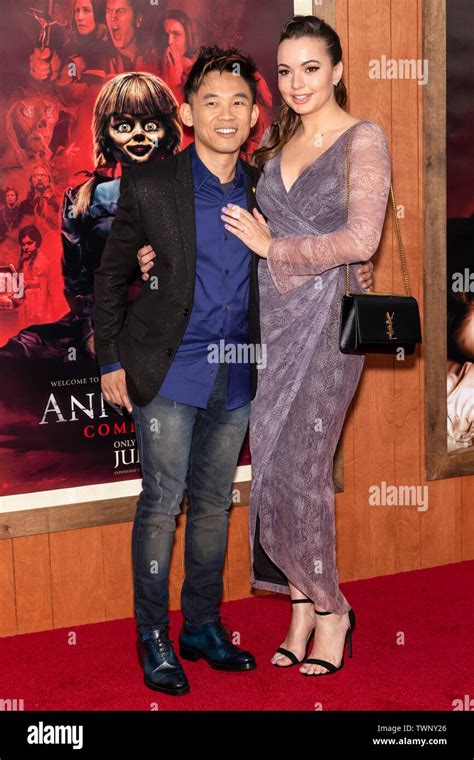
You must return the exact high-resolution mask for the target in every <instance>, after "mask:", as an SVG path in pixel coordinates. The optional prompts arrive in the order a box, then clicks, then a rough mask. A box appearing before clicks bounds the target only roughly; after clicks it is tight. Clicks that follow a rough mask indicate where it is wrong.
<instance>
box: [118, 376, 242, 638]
mask: <svg viewBox="0 0 474 760" xmlns="http://www.w3.org/2000/svg"><path fill="white" fill-rule="evenodd" d="M228 370H229V365H228V364H221V365H219V369H218V372H217V374H216V379H215V383H214V386H213V389H212V392H211V395H210V398H209V402H208V407H207V409H200V408H198V407H195V406H191V405H189V404H182V403H180V402H177V401H171V400H169V399H166V398H163V397H161V396H160V395H159V394H157V395H156V396H155V398H154V399H153V400H152V401H151V402H150V403H149V404H147V405H146V406H141V407H140V406H136V405H135V404H133V403H132V414H133V419H134V422H135V428H136V435H137V443H138V449H139V453H140V461H141V467H142V477H143V482H142V491H141V493H140V496H139V499H138V503H137V511H136V514H135V520H134V524H133V531H132V559H133V573H134V604H135V615H136V621H137V628H138V631H139V634H140V636H141V637H142V638H143V637H144V636H145V635H146V634H147V633H149V632H150V631H152V630H154V629H155V628H157V627H159V626H163V625H168V624H169V616H168V574H169V565H170V556H171V550H172V547H173V541H174V534H175V530H176V516H177V515H178V514H179V513H180V511H181V510H180V503H181V501H182V497H183V493H184V490H185V488H186V487H187V491H188V497H189V508H188V511H187V517H186V534H185V555H184V562H185V580H184V583H183V587H182V591H181V607H182V610H183V614H184V617H185V619H186V620H187V621H189V622H191V623H194V624H196V625H201V624H202V623H206V622H208V621H209V620H215V619H217V618H218V614H219V613H218V605H219V601H220V599H221V596H222V590H223V582H222V570H223V565H224V558H225V551H226V545H227V528H228V522H229V510H230V507H231V503H232V482H233V478H234V475H235V468H236V466H237V460H238V456H239V453H240V449H241V447H242V443H243V440H244V438H245V433H246V431H247V425H248V420H249V414H250V402H249V403H248V404H245V406H241V407H239V408H238V409H231V410H226V408H225V404H226V389H227V378H228Z"/></svg>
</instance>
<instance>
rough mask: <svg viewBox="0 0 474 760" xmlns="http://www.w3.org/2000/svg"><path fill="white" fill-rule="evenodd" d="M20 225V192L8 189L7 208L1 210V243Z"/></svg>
mask: <svg viewBox="0 0 474 760" xmlns="http://www.w3.org/2000/svg"><path fill="white" fill-rule="evenodd" d="M19 225H20V207H19V205H18V190H17V189H16V188H14V187H7V189H6V190H5V206H4V208H2V209H0V243H3V241H4V239H5V238H6V236H7V235H8V233H9V232H12V230H14V229H16V228H17V227H19Z"/></svg>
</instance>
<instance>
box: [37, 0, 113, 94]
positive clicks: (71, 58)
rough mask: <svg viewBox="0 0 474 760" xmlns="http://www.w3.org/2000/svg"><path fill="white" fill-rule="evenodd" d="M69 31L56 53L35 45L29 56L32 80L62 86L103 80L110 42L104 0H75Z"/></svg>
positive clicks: (106, 68) (106, 67)
mask: <svg viewBox="0 0 474 760" xmlns="http://www.w3.org/2000/svg"><path fill="white" fill-rule="evenodd" d="M69 29H70V33H69V36H68V38H67V39H66V41H65V43H64V45H63V47H62V49H61V50H60V54H59V55H58V53H56V51H53V52H52V54H51V50H50V49H49V48H45V49H44V50H40V49H39V48H35V50H34V52H33V54H32V55H31V56H30V73H31V76H32V77H33V79H37V80H41V81H43V80H45V79H51V80H53V81H54V82H55V84H57V85H60V86H61V87H64V86H66V85H70V84H77V83H83V84H86V83H89V84H92V83H94V82H97V81H99V82H100V81H101V80H102V79H105V76H106V72H107V70H108V59H109V56H110V52H111V45H110V40H109V36H108V33H107V28H106V26H105V18H104V0H75V1H74V3H73V5H72V8H71V18H70V22H69Z"/></svg>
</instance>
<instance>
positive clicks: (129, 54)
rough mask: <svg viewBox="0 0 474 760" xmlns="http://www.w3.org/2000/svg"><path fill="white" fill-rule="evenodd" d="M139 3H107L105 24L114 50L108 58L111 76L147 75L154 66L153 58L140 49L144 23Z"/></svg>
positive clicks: (125, 0) (119, 0)
mask: <svg viewBox="0 0 474 760" xmlns="http://www.w3.org/2000/svg"><path fill="white" fill-rule="evenodd" d="M142 5H143V2H141V1H140V0H107V2H106V6H105V21H106V24H107V29H108V32H109V35H110V39H111V41H112V44H113V46H114V48H115V51H114V53H113V54H112V56H111V57H110V61H109V70H110V74H113V75H115V74H122V73H123V72H124V71H148V69H149V68H150V65H151V66H152V68H156V66H153V62H154V59H153V56H152V55H151V54H150V53H149V52H148V53H147V54H146V55H144V51H143V50H141V49H140V47H141V46H140V33H141V27H142V24H143V20H144V14H143V11H142V10H141V6H142Z"/></svg>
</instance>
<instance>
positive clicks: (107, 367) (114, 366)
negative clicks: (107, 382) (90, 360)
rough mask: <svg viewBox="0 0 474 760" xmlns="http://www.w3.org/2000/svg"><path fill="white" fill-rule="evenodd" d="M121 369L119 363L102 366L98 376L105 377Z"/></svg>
mask: <svg viewBox="0 0 474 760" xmlns="http://www.w3.org/2000/svg"><path fill="white" fill-rule="evenodd" d="M118 369H122V365H121V363H120V362H112V363H111V364H102V365H101V367H100V374H101V375H106V374H107V373H108V372H116V370H118Z"/></svg>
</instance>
